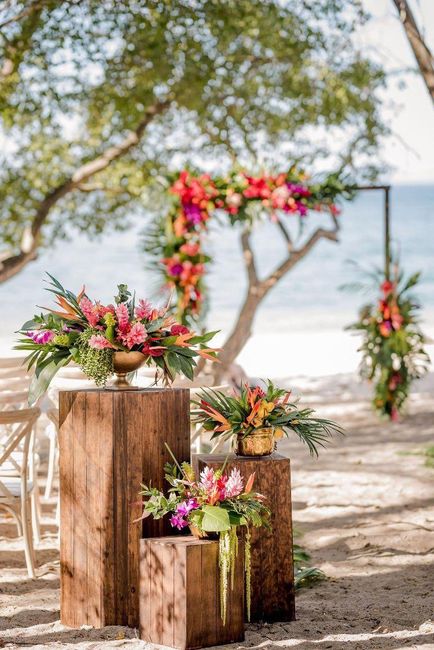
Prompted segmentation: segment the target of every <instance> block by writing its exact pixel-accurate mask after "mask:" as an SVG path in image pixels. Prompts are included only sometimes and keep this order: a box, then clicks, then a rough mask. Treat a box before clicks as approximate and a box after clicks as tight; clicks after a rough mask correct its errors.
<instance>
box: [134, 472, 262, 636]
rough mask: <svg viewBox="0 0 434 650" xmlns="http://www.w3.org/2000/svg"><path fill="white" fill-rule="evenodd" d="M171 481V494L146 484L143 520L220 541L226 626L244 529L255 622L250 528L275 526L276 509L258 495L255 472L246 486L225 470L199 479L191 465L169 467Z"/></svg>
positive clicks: (236, 474) (248, 587) (222, 609)
mask: <svg viewBox="0 0 434 650" xmlns="http://www.w3.org/2000/svg"><path fill="white" fill-rule="evenodd" d="M165 478H166V480H167V481H168V483H169V484H170V486H171V487H170V489H169V492H168V496H165V494H164V493H163V492H160V491H159V490H158V489H156V488H152V487H147V486H142V491H141V495H142V496H144V497H145V498H146V500H145V501H144V504H143V508H144V511H143V517H148V516H150V515H152V517H154V518H155V519H161V518H162V517H164V516H166V515H170V523H171V525H172V526H173V527H174V528H177V529H178V530H183V529H186V528H188V527H189V528H190V530H191V532H192V533H193V534H194V535H196V536H197V537H206V536H209V535H212V534H217V535H218V537H219V569H220V612H221V617H222V620H223V624H225V622H226V612H227V596H228V586H229V583H231V585H232V586H233V580H234V571H235V560H236V557H237V554H238V530H239V529H240V528H241V527H242V528H243V529H244V530H245V535H244V554H245V557H244V570H245V587H246V608H247V618H248V619H249V620H250V594H251V569H250V568H251V546H250V528H251V527H252V526H254V527H259V526H267V527H269V516H270V511H269V509H268V508H267V506H266V505H265V503H264V497H263V496H262V495H260V494H257V493H255V492H252V488H253V483H254V478H255V477H254V474H252V475H251V476H250V477H249V478H248V480H247V481H246V482H245V483H244V480H243V478H242V476H241V474H240V471H239V470H238V469H236V468H234V469H232V470H231V472H230V473H229V474H227V473H225V471H224V467H223V468H221V469H219V470H214V469H213V468H211V467H208V466H207V467H205V469H203V470H202V472H201V473H200V476H199V477H198V478H197V477H196V474H195V472H194V470H193V468H192V466H191V465H190V464H189V463H182V465H179V463H177V462H176V464H174V465H170V464H168V465H166V467H165Z"/></svg>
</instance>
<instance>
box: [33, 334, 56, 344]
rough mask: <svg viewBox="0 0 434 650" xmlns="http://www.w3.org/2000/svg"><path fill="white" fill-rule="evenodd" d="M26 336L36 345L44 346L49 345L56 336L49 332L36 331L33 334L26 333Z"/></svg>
mask: <svg viewBox="0 0 434 650" xmlns="http://www.w3.org/2000/svg"><path fill="white" fill-rule="evenodd" d="M27 336H28V337H29V338H31V339H32V341H33V342H34V343H37V344H38V345H46V344H47V343H50V341H52V340H53V339H54V337H55V336H56V335H55V333H54V332H52V331H51V330H36V331H35V332H27Z"/></svg>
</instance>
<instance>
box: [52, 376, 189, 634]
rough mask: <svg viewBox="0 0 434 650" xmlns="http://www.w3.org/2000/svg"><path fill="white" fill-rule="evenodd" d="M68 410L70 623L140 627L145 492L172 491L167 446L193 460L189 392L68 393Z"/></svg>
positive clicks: (64, 604) (64, 453) (65, 498)
mask: <svg viewBox="0 0 434 650" xmlns="http://www.w3.org/2000/svg"><path fill="white" fill-rule="evenodd" d="M59 409H60V413H59V422H60V434H59V443H60V567H61V607H60V618H61V621H62V623H63V624H64V625H68V626H71V627H80V626H81V625H93V626H94V627H103V626H105V625H129V626H130V627H138V624H139V542H140V538H141V537H142V530H141V524H140V523H133V521H134V519H137V518H139V517H140V515H141V510H142V509H141V504H140V497H139V490H140V485H141V483H147V484H149V483H151V484H152V485H154V486H156V487H159V488H161V487H163V480H164V476H163V474H164V472H163V467H164V463H165V462H166V461H170V456H169V454H168V452H167V450H166V448H165V446H164V443H165V442H167V443H168V444H169V445H170V447H171V449H172V450H173V453H174V454H175V455H176V457H177V458H179V459H180V460H188V459H189V457H190V426H189V424H190V419H189V391H188V390H186V389H166V390H161V389H146V390H130V391H128V390H127V391H122V390H120V391H113V390H79V391H62V392H61V393H60V395H59ZM169 530H170V524H169V522H168V521H163V520H161V521H159V522H153V521H151V517H149V518H148V519H147V520H146V522H145V534H146V535H154V536H156V535H162V534H163V535H164V534H167V532H168V531H169Z"/></svg>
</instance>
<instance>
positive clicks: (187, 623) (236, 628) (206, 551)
mask: <svg viewBox="0 0 434 650" xmlns="http://www.w3.org/2000/svg"><path fill="white" fill-rule="evenodd" d="M243 553H244V551H243V546H242V544H241V542H240V546H239V553H238V558H237V564H236V567H235V579H234V588H233V590H232V589H231V586H230V584H229V586H228V605H227V618H226V625H223V622H222V619H221V615H220V583H219V567H218V541H209V540H198V539H195V538H194V537H160V538H155V539H142V540H141V542H140V638H141V639H142V640H143V641H147V642H148V643H155V644H158V645H165V646H170V647H172V648H180V650H193V649H194V648H204V647H208V646H214V645H222V644H224V643H232V642H235V641H243V640H244V575H243V569H244V562H243ZM229 582H230V581H229Z"/></svg>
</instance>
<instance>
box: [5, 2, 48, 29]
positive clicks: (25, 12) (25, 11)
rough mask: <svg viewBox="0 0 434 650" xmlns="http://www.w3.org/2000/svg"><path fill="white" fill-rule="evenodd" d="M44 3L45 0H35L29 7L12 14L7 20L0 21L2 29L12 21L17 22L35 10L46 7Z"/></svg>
mask: <svg viewBox="0 0 434 650" xmlns="http://www.w3.org/2000/svg"><path fill="white" fill-rule="evenodd" d="M44 4H45V2H44V0H34V2H31V3H30V5H29V6H28V7H26V8H25V9H23V10H22V11H20V12H19V13H18V14H15V16H12V17H11V18H8V19H7V20H5V21H3V22H2V23H0V29H3V27H6V26H7V25H10V24H11V23H16V22H17V21H18V20H21V18H25V17H26V16H28V15H29V14H32V13H33V12H35V11H39V10H41V9H42V8H43V7H44Z"/></svg>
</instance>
